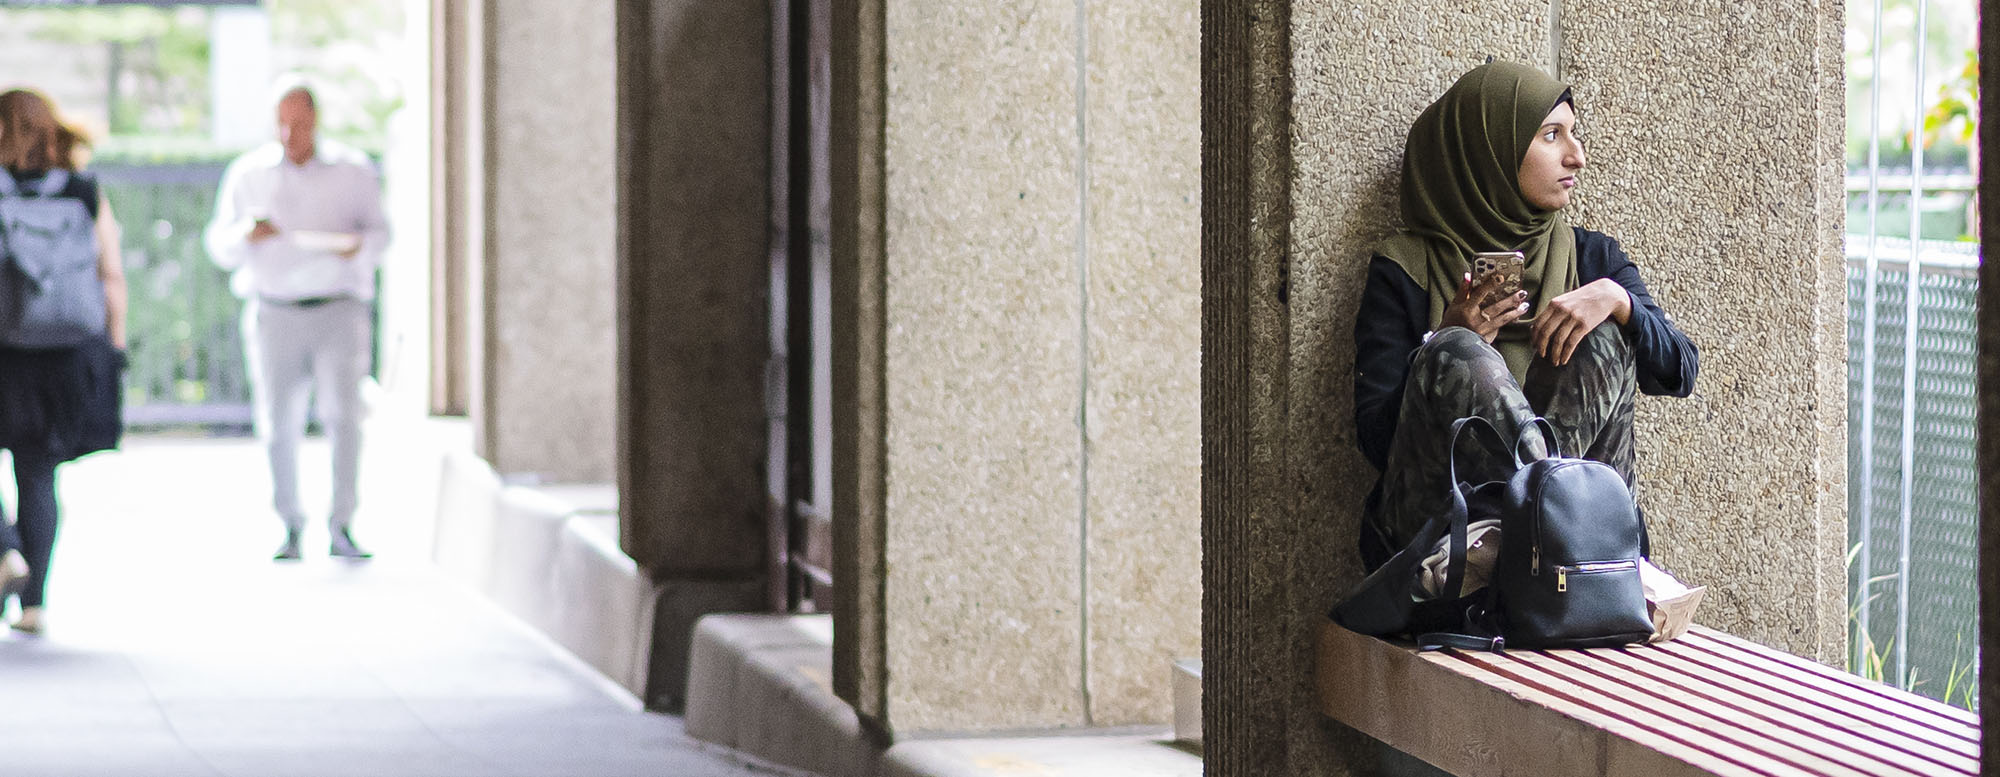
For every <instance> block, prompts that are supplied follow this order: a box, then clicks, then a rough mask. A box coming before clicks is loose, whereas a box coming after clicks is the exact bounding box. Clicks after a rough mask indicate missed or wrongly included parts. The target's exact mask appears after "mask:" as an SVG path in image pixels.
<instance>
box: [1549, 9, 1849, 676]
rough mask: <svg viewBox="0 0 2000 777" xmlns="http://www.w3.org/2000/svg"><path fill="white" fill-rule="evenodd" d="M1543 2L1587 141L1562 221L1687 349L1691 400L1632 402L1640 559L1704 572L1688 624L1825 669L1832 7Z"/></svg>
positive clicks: (1838, 551) (1830, 561) (1837, 99)
mask: <svg viewBox="0 0 2000 777" xmlns="http://www.w3.org/2000/svg"><path fill="white" fill-rule="evenodd" d="M1562 11H1563V19H1562V23H1563V27H1564V29H1565V30H1569V31H1571V33H1570V34H1567V35H1565V36H1564V37H1563V52H1562V53H1563V62H1564V69H1563V76H1564V78H1565V80H1568V81H1570V82H1571V83H1572V84H1573V85H1574V88H1575V91H1576V96H1577V100H1578V103H1579V105H1581V106H1582V108H1583V113H1582V123H1583V124H1584V125H1585V130H1584V131H1585V133H1586V135H1585V143H1586V148H1587V149H1589V150H1590V151H1591V156H1590V166H1589V168H1587V169H1586V170H1585V171H1584V173H1583V175H1582V180H1583V185H1582V186H1580V187H1578V196H1577V201H1578V203H1577V207H1576V210H1577V215H1578V217H1579V221H1580V222H1581V223H1582V224H1583V225H1584V226H1587V227H1592V228H1595V229H1599V230H1603V231H1605V232H1607V233H1609V234H1611V235H1613V236H1614V237H1617V238H1618V239H1619V240H1620V241H1621V242H1622V243H1623V244H1624V245H1625V248H1626V250H1628V251H1629V252H1631V254H1632V257H1633V260H1634V261H1635V262H1637V263H1638V264H1639V266H1640V268H1641V270H1642V271H1643V272H1644V273H1646V279H1647V281H1648V283H1649V285H1650V286H1652V288H1653V292H1654V295H1655V297H1656V298H1657V299H1659V300H1661V302H1662V305H1663V306H1665V307H1666V309H1667V310H1668V312H1669V313H1670V314H1672V315H1673V316H1674V320H1675V323H1677V324H1679V325H1680V326H1681V327H1682V329H1683V330H1684V331H1686V332H1687V334H1688V337H1689V338H1691V339H1693V340H1694V342H1695V343H1696V344H1698V345H1699V346H1700V347H1701V358H1702V364H1701V366H1702V372H1701V377H1700V378H1699V379H1698V381H1697V383H1696V392H1695V395H1694V396H1693V397H1690V398H1688V399H1684V400H1675V399H1655V398H1642V400H1641V401H1640V405H1639V407H1640V425H1639V430H1638V434H1639V455H1640V475H1639V492H1640V503H1641V505H1642V506H1643V507H1644V509H1645V510H1646V518H1647V521H1648V526H1649V528H1650V529H1651V531H1652V533H1653V537H1654V540H1653V542H1654V554H1655V556H1656V557H1657V558H1658V559H1659V560H1660V561H1661V562H1662V564H1663V565H1664V566H1666V567H1667V568H1669V569H1672V570H1674V571H1675V572H1677V573H1679V574H1681V575H1682V576H1684V577H1685V578H1687V579H1688V580H1690V581H1692V582H1696V583H1700V584H1703V585H1707V586H1708V587H1709V592H1708V598H1707V599H1706V600H1704V601H1703V603H1702V612H1701V615H1700V617H1701V621H1702V622H1703V623H1705V624H1708V625H1710V626H1713V627H1716V628H1720V629H1723V630H1725V631H1729V632H1731V633H1734V634H1738V635H1740V636H1744V637H1747V638H1750V639H1753V640H1756V641H1758V642H1762V643H1765V644H1768V645H1772V646H1775V647H1779V648H1783V649H1785V650H1788V651H1791V652H1793V653H1797V654H1800V655H1803V656H1807V657H1809V658H1814V659H1818V660H1820V661H1824V662H1829V663H1832V664H1835V665H1840V664H1841V662H1842V660H1843V656H1844V652H1845V645H1846V631H1847V629H1846V618H1847V606H1846V602H1847V589H1846V568H1845V564H1844V561H1845V558H1846V544H1847V518H1846V514H1847V447H1846V445H1847V443H1846V434H1845V429H1846V415H1847V339H1846V335H1847V324H1846V322H1847V315H1846V311H1847V294H1846V269H1845V268H1846V265H1845V263H1844V261H1843V259H1842V253H1841V248H1840V243H1839V240H1840V235H1841V232H1842V224H1843V218H1844V208H1845V205H1844V203H1845V192H1844V191H1843V187H1842V181H1843V178H1842V175H1843V170H1842V167H1841V164H1842V162H1841V160H1842V153H1843V149H1842V146H1841V138H1842V137H1843V133H1844V131H1845V125H1844V120H1845V113H1844V107H1843V103H1842V99H1843V94H1844V91H1843V86H1842V84H1841V82H1840V80H1839V79H1840V78H1841V77H1842V73H1841V65H1840V63H1841V58H1840V48H1839V45H1840V43H1839V41H1840V38H1839V33H1840V30H1841V29H1842V16H1841V14H1842V7H1841V5H1840V4H1838V3H1832V2H1820V1H1819V0H1791V2H1782V3H1759V4H1757V5H1756V6H1754V7H1747V6H1742V5H1740V4H1735V3H1721V2H1704V3H1696V4H1691V5H1690V4H1678V3H1659V4H1653V3H1641V4H1633V3H1630V2H1621V1H1620V0H1566V2H1564V3H1563V6H1562ZM1663 30H1673V33H1672V34H1670V35H1668V34H1662V33H1661V31H1663ZM1829 79H1831V80H1830V81H1829ZM1691 119H1692V120H1691ZM1725 125H1727V126H1731V127H1732V129H1731V130H1729V131H1727V132H1721V131H1719V128H1720V127H1722V126H1725ZM1774 556H1781V557H1783V558H1786V559H1789V562H1788V563H1785V564H1776V565H1774V564H1772V563H1770V562H1771V559H1772V558H1773V557H1774Z"/></svg>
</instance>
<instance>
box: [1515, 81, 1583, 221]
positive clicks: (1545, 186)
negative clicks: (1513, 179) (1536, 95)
mask: <svg viewBox="0 0 2000 777" xmlns="http://www.w3.org/2000/svg"><path fill="white" fill-rule="evenodd" d="M1582 169H1583V142H1582V141H1580V140H1577V137H1576V109H1575V108H1571V107H1570V104H1569V101H1568V100H1564V101H1563V102H1560V103H1557V104H1556V108H1555V110H1552V111H1549V115H1548V116H1547V117H1545V118H1543V119H1542V128H1541V129H1539V130H1536V131H1535V137H1534V139H1533V140H1531V141H1529V142H1528V154H1527V156H1525V157H1522V158H1521V175H1520V181H1521V197H1522V198H1524V199H1526V200H1527V201H1528V204H1530V205H1533V206H1535V207H1536V208H1539V209H1541V210H1545V211H1548V210H1560V209H1561V208H1562V207H1563V206H1565V205H1568V204H1569V195H1570V190H1572V189H1575V188H1576V173H1577V171H1578V170H1582Z"/></svg>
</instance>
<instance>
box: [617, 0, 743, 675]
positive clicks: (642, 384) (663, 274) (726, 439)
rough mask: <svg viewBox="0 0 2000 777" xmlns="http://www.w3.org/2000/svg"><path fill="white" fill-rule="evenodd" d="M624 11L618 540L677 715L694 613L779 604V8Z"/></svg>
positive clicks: (690, 0) (636, 1)
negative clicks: (775, 480)
mask: <svg viewBox="0 0 2000 777" xmlns="http://www.w3.org/2000/svg"><path fill="white" fill-rule="evenodd" d="M617 11H618V18H617V28H618V37H617V46H616V51H617V60H618V68H617V85H618V113H617V117H616V127H617V135H618V175H617V181H618V185H617V191H618V192H619V200H618V203H617V206H616V207H617V215H618V221H619V227H620V233H619V237H618V248H617V256H618V264H617V269H618V284H617V287H618V289H619V293H618V298H617V306H618V308H619V310H620V314H619V316H618V324H617V326H618V341H619V347H618V358H617V385H618V402H617V419H618V424H617V428H618V440H619V443H618V482H619V504H620V507H621V511H622V514H621V516H620V529H621V537H620V544H621V546H622V547H623V548H624V549H625V552H626V553H628V554H630V555H631V556H632V558H633V559H635V560H637V561H638V562H639V564H640V566H642V567H644V568H645V569H646V570H647V572H648V573H649V574H650V575H652V577H653V579H654V581H655V582H657V583H660V584H661V585H662V586H664V588H663V590H662V593H661V596H660V605H659V611H658V612H657V613H656V616H655V619H654V654H653V669H652V674H651V677H650V680H649V683H648V693H647V700H648V702H650V703H653V704H655V705H656V706H660V707H664V708H668V709H678V708H679V706H680V704H681V700H682V694H683V692H684V688H685V683H686V671H687V650H688V638H689V636H690V635H691V634H692V632H693V627H694V619H695V618H696V617H699V616H700V615H702V614H704V613H709V612H724V611H741V610H752V611H754V610H761V609H764V608H766V607H768V604H767V603H766V599H765V595H764V588H763V584H764V576H765V563H766V559H767V555H766V554H767V550H766V547H765V543H766V520H767V517H766V516H767V515H768V513H767V510H768V509H769V507H768V505H767V500H766V496H765V475H764V460H765V453H766V444H767V429H766V426H765V399H766V396H767V387H766V385H765V369H766V363H767V362H768V361H769V359H770V356H771V347H770V336H769V332H770V323H769V318H770V300H769V299H768V295H769V284H770V264H769V258H768V253H767V251H768V248H769V232H768V230H769V229H770V226H769V213H770V204H769V197H770V191H769V189H770V174H769V167H770V156H769V155H770V143H769V138H770V120H769V116H770V114H769V84H770V59H769V57H770V29H771V26H770V11H769V8H768V6H767V5H766V4H764V3H741V2H695V1H694V0H619V2H618V3H617ZM608 48H609V47H607V50H608ZM608 213H609V211H607V214H608Z"/></svg>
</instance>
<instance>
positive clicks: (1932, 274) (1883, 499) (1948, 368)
mask: <svg viewBox="0 0 2000 777" xmlns="http://www.w3.org/2000/svg"><path fill="white" fill-rule="evenodd" d="M1867 246H1868V241H1867V240H1866V237H1865V236H1859V235H1849V236H1848V252H1847V255H1848V271H1847V295H1848V316H1847V335H1848V359H1849V369H1848V413H1847V420H1848V449H1847V456H1848V473H1849V475H1848V516H1849V520H1848V541H1849V544H1850V546H1851V547H1854V548H1855V549H1856V553H1855V556H1854V561H1853V562H1852V568H1851V569H1850V573H1849V578H1850V584H1851V586H1852V588H1851V591H1852V599H1851V600H1850V602H1851V604H1850V607H1851V608H1852V612H1853V617H1852V618H1851V624H1850V625H1851V626H1852V627H1853V632H1852V641H1853V645H1852V647H1853V650H1854V656H1853V659H1852V660H1853V664H1852V665H1851V666H1852V668H1854V669H1855V670H1856V671H1858V672H1861V673H1863V674H1867V675H1870V676H1875V677H1879V678H1881V679H1882V680H1884V681H1885V682H1891V683H1894V684H1896V685H1898V686H1901V687H1905V688H1908V689H1910V690H1913V691H1916V692H1919V693H1924V694H1926V695H1929V696H1931V697H1933V698H1939V699H1944V698H1945V697H1946V696H1947V695H1950V696H1951V697H1952V698H1950V699H1945V700H1947V701H1954V702H1961V703H1962V702H1963V701H1964V698H1963V694H1962V692H1963V690H1964V689H1965V688H1967V687H1970V685H1969V684H1970V683H1971V682H1972V679H1973V678H1972V673H1973V670H1974V667H1976V663H1977V662H1976V661H1975V660H1974V658H1975V656H1976V652H1975V651H1976V647H1977V643H1978V634H1977V631H1976V625H1977V617H1976V615H1977V612H1978V601H1979V600H1978V597H1979V590H1978V575H1977V570H1978V561H1979V551H1978V520H1979V496H1978V477H1979V473H1978V467H1977V461H1976V457H1975V455H1974V454H1975V446H1976V440H1975V435H1976V433H1977V425H1976V423H1975V419H1974V413H1975V408H1976V406H1977V402H1978V396H1977V394H1976V378H1977V372H1976V371H1977V367H1978V364H1977V359H1978V343H1977V332H1976V331H1975V330H1976V326H1977V321H1976V317H1975V315H1974V314H1975V306H1976V305H1977V302H1978V293H1979V287H1978V279H1977V275H1976V272H1977V268H1978V262H1979V255H1978V246H1977V245H1976V244H1971V243H1957V242H1943V241H1918V242H1917V244H1916V248H1917V253H1916V255H1915V256H1916V257H1917V259H1918V261H1916V262H1915V263H1914V266H1915V268H1916V272H1914V273H1912V272H1911V267H1912V266H1913V263H1912V262H1911V261H1910V260H1911V257H1912V253H1911V247H1912V246H1911V243H1910V241H1908V240H1904V239H1896V238H1880V237H1878V238H1877V239H1876V241H1875V249H1876V250H1875V256H1874V260H1873V262H1870V261H1869V257H1868V254H1867V250H1866V249H1867ZM1871 267H1872V272H1873V275H1874V280H1873V282H1870V277H1869V276H1870V273H1871ZM1871 294H1872V304H1871ZM1912 322H1914V323H1915V326H1914V327H1913V326H1912V325H1911V323H1912ZM1913 332H1914V336H1913ZM1871 344H1872V347H1871Z"/></svg>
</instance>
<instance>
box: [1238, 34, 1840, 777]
mask: <svg viewBox="0 0 2000 777" xmlns="http://www.w3.org/2000/svg"><path fill="white" fill-rule="evenodd" d="M1203 10H1204V14H1203V20H1204V37H1203V40H1204V46H1205V47H1206V50H1205V52H1204V56H1203V58H1202V60H1203V62H1204V70H1203V74H1202V78H1203V105H1202V116H1203V118H1202V122H1203V133H1204V143H1203V148H1204V160H1203V161H1204V178H1205V180H1204V206H1205V210H1204V223H1203V235H1202V246H1203V249H1202V250H1203V257H1202V266H1203V275H1204V281H1203V282H1204V287H1203V321H1204V324H1203V341H1202V342H1203V354H1204V359H1203V365H1202V368H1203V411H1204V412H1203V427H1204V435H1203V450H1204V462H1203V483H1204V487H1203V511H1204V516H1203V530H1202V533H1203V540H1204V556H1203V564H1204V570H1203V575H1204V592H1203V595H1204V611H1205V613H1206V618H1205V620H1204V624H1203V652H1204V657H1205V664H1206V666H1207V667H1208V671H1207V672H1206V673H1205V675H1204V677H1205V682H1206V687H1205V689H1204V690H1205V693H1206V698H1205V700H1204V701H1205V705H1206V713H1205V716H1204V725H1203V731H1204V735H1205V742H1206V747H1207V751H1206V753H1207V759H1208V764H1209V765H1210V770H1211V773H1213V774H1223V775H1235V774H1260V775H1265V774H1271V775H1320V774H1350V773H1366V771H1367V770H1368V769H1370V768H1372V766H1371V764H1370V763H1369V762H1368V761H1369V754H1370V751H1369V750H1368V749H1367V748H1366V747H1363V746H1361V744H1362V743H1360V742H1359V741H1358V739H1357V738H1356V737H1355V736H1354V735H1352V733H1351V732H1345V731H1343V730H1340V729H1339V728H1338V727H1337V726H1335V725H1333V724H1331V723H1329V722H1328V721H1326V720H1325V719H1323V718H1322V717H1321V716H1319V715H1318V713H1317V712H1315V711H1314V710H1315V707H1314V705H1313V703H1312V701H1311V693H1312V690H1311V679H1312V666H1313V661H1312V658H1311V650H1310V648H1311V645H1312V635H1313V632H1314V630H1315V629H1317V628H1318V627H1319V626H1320V624H1321V623H1322V622H1323V621H1322V619H1323V618H1324V617H1325V616H1324V613H1325V611H1326V609H1327V608H1328V606H1329V605H1331V604H1332V603H1333V602H1334V601H1335V600H1336V599H1337V597H1338V596H1340V595H1341V594H1342V593H1344V592H1345V590H1346V588H1347V587H1348V586H1349V585H1351V584H1352V583H1353V582H1355V581H1356V580H1358V577H1359V572H1360V569H1359V561H1358V559H1357V558H1356V556H1355V553H1354V551H1353V547H1354V537H1355V526H1356V521H1357V519H1358V514H1359V507H1360V503H1361V499H1362V497H1363V496H1364V495H1365V494H1366V493H1367V491H1368V489H1369V488H1370V487H1371V485H1372V483H1373V480H1374V472H1373V469H1372V468H1371V467H1370V466H1369V465H1368V464H1367V463H1366V462H1365V461H1364V460H1363V459H1362V458H1361V456H1360V455H1359V453H1358V451H1357V450H1356V449H1355V447H1354V441H1353V418H1352V412H1353V411H1352V386H1353V341H1352V334H1351V333H1352V331H1353V330H1352V327H1353V310H1354V309H1355V304H1356V300H1357V299H1358V296H1359V294H1360V292H1361V288H1362V286H1363V281H1364V277H1365V276H1364V271H1365V268H1366V265H1367V259H1368V254H1367V249H1368V247H1369V246H1371V245H1372V244H1373V243H1374V242H1376V241H1377V240H1379V239H1380V238H1382V237H1384V236H1385V235H1387V234H1388V233H1389V231H1390V229H1391V227H1392V225H1393V219H1394V217H1395V212H1396V189H1395V186H1396V176H1397V171H1398V169H1399V165H1400V157H1401V152H1402V143H1403V140H1404V136H1405V133H1406V132H1407V130H1408V128H1409V124H1410V121H1411V120H1412V119H1413V118H1415V116H1416V114H1417V113H1418V111H1420V110H1421V109H1422V108H1423V107H1424V106H1425V105H1426V104H1428V103H1429V102H1430V101H1431V100H1432V99H1434V98H1435V97H1436V96H1437V95H1438V94H1440V93H1442V92H1443V90H1444V89H1445V88H1446V87H1447V86H1449V85H1450V84H1451V82H1452V81H1453V80H1454V79H1456V77H1457V76H1458V75H1460V74H1461V73H1463V72H1464V71H1465V70H1467V69H1469V68H1471V67H1473V66H1475V65H1477V64H1479V63H1480V62H1483V61H1485V59H1486V58H1487V56H1488V55H1494V56H1498V57H1503V58H1510V59H1515V60H1519V61H1526V62H1530V63H1535V64H1539V65H1542V66H1545V67H1547V66H1551V65H1555V64H1558V63H1559V64H1560V66H1561V70H1562V74H1563V77H1564V78H1565V79H1566V80H1569V81H1571V82H1572V83H1574V84H1575V87H1576V94H1577V98H1578V101H1579V104H1580V105H1581V107H1582V116H1583V124H1584V126H1585V127H1586V132H1587V133H1588V134H1587V135H1586V138H1587V140H1586V142H1587V143H1588V144H1589V146H1588V148H1589V149H1590V155H1591V156H1590V158H1591V160H1592V161H1591V167H1590V168H1588V169H1586V171H1585V172H1584V175H1583V181H1584V185H1583V187H1582V189H1581V191H1582V193H1583V198H1582V200H1581V202H1580V203H1579V204H1578V206H1577V208H1576V219H1577V221H1578V223H1580V224H1582V225H1584V226H1587V227H1592V228H1596V229H1601V230H1604V231H1607V232H1609V233H1611V234H1612V235H1614V236H1616V237H1618V238H1620V239H1621V240H1622V241H1623V242H1624V243H1625V245H1626V246H1627V248H1629V249H1631V251H1632V253H1633V255H1634V257H1635V258H1636V260H1637V261H1638V263H1639V264H1640V266H1641V267H1642V268H1643V269H1644V271H1645V272H1646V274H1647V280H1648V282H1649V284H1651V285H1652V286H1653V289H1654V291H1655V293H1656V296H1658V297H1659V298H1660V299H1661V300H1662V301H1663V304H1665V305H1666V306H1667V308H1668V309H1669V310H1670V311H1672V312H1673V313H1674V315H1675V316H1676V320H1677V321H1678V322H1679V323H1681V324H1682V326H1683V327H1684V328H1685V329H1686V330H1687V331H1688V332H1689V334H1690V336H1691V337H1692V338H1693V339H1694V340H1695V341H1696V342H1697V343H1698V344H1699V345H1700V347H1701V348H1702V357H1703V366H1704V368H1705V371H1704V374H1703V375H1702V377H1701V379H1700V382H1699V385H1698V386H1697V389H1698V396H1697V397H1696V398H1694V399H1692V400H1656V399H1650V398H1649V399H1645V400H1642V401H1641V414H1642V423H1641V428H1640V431H1639V435H1640V438H1639V446H1640V462H1641V471H1640V479H1641V482H1642V486H1641V493H1640V499H1641V502H1642V504H1643V505H1644V507H1645V509H1646V512H1647V516H1648V518H1649V519H1650V520H1651V521H1652V522H1653V537H1654V548H1655V551H1656V552H1657V553H1658V554H1659V555H1660V557H1661V558H1662V559H1664V560H1666V561H1667V562H1668V563H1669V564H1670V565H1672V566H1673V567H1674V568H1675V569H1676V570H1677V571H1680V572H1682V573H1683V574H1685V575H1686V576H1687V577H1688V578H1689V579H1691V580H1692V581H1694V582H1697V583H1701V584H1706V585H1708V586H1710V594H1709V595H1710V597H1711V601H1710V602H1709V603H1707V604H1705V605H1704V607H1703V612H1702V615H1701V619H1702V621H1703V622H1705V623H1708V624H1710V625H1714V626H1717V627H1719V628H1722V629H1725V630H1729V631H1732V632H1736V633H1739V634H1743V635H1745V636H1748V637H1751V638H1753V639H1757V640H1759V641H1762V642H1766V643H1769V644H1773V645H1776V646H1778V647H1781V648H1785V649H1787V650H1791V651H1794V652H1797V653H1801V654H1803V655H1807V656H1811V657H1814V658H1818V659H1821V660H1827V661H1837V660H1839V658H1840V657H1841V655H1842V650H1843V647H1842V645H1843V637H1844V631H1843V624H1844V617H1845V606H1844V602H1845V595H1844V594H1845V590H1844V585H1843V583H1842V576H1841V572H1842V567H1841V562H1842V558H1843V553H1842V548H1841V542H1842V541H1841V540H1839V539H1836V538H1840V537H1844V536H1845V535H1844V532H1845V524H1844V520H1845V517H1844V499H1843V493H1844V483H1845V466H1844V453H1845V451H1844V437H1843V435H1842V434H1841V432H1840V429H1841V427H1840V423H1841V416H1840V413H1839V409H1840V408H1841V407H1842V406H1843V405H1844V402H1843V400H1842V397H1843V394H1842V393H1841V392H1842V390H1843V387H1844V385H1845V380H1846V365H1845V345H1844V340H1843V339H1842V338H1843V337H1844V331H1845V328H1844V326H1843V324H1842V321H1843V320H1844V319H1843V316H1842V315H1841V311H1842V307H1841V306H1842V304H1843V303H1842V299H1843V298H1844V297H1843V286H1842V281H1841V262H1842V258H1841V253H1840V251H1839V248H1838V242H1837V239H1838V233H1839V229H1840V223H1841V221H1840V220H1841V210H1840V208H1841V201H1842V200H1841V191H1840V160H1841V156H1840V150H1839V145H1838V144H1839V142H1840V137H1841V133H1842V124H1841V110H1842V109H1841V104H1840V100H1841V93H1842V92H1841V89H1840V86H1839V79H1840V70H1839V67H1840V66H1839V63H1840V61H1841V58H1840V57H1839V56H1838V51H1839V45H1840V44H1839V34H1840V13H1841V11H1840V6H1839V5H1838V4H1835V3H1832V2H1828V1H1824V0H1798V1H1797V2H1790V3H1784V4H1781V5H1776V6H1772V5H1758V6H1757V7H1756V8H1755V9H1752V10H1749V11H1743V10H1741V9H1733V10H1726V9H1725V8H1724V7H1723V6H1719V5H1714V6H1710V5H1704V6H1700V7H1687V6H1678V5H1673V4H1659V3H1641V4H1639V5H1636V6H1633V5H1629V4H1626V5H1620V4H1617V3H1613V2H1608V0H1605V1H1600V0H1566V1H1565V2H1564V3H1561V4H1559V5H1557V4H1550V3H1546V2H1539V0H1520V1H1518V2H1510V3H1501V4H1499V5H1493V4H1486V5H1482V6H1481V7H1480V9H1479V12H1478V13H1476V14H1470V13H1464V12H1463V9H1462V8H1461V7H1460V6H1459V5H1458V4H1453V3H1445V2H1429V1H1426V2H1418V3H1414V4H1412V3H1388V2H1374V3H1362V4H1359V5H1353V4H1349V5H1339V6H1336V5H1327V4H1316V3H1292V2H1287V1H1286V0H1208V1H1207V2H1204V3H1203ZM1552 13H1554V14H1557V15H1555V16H1552ZM1746 99H1747V100H1749V101H1750V104H1751V105H1753V106H1754V108H1750V109H1735V108H1732V109H1722V108H1720V107H1718V106H1720V105H1723V104H1734V103H1731V102H1730V101H1740V100H1746ZM1724 117H1727V119H1726V121H1727V122H1728V123H1733V124H1742V123H1744V122H1749V128H1748V131H1740V132H1736V133H1735V134H1734V135H1733V136H1732V137H1731V139H1730V140H1727V141H1721V140H1718V139H1717V135H1716V129H1717V126H1718V124H1719V123H1721V122H1724V121H1725V118H1724ZM1745 170H1754V171H1756V172H1755V174H1744V171H1745ZM1779 203H1782V205H1779ZM1774 273H1775V278H1776V279H1775V280H1774V279H1773V274H1774ZM1773 365H1784V366H1783V367H1782V368H1774V366H1773ZM1773 556H1783V557H1785V558H1790V559H1793V563H1791V564H1787V565H1784V568H1782V569H1776V568H1773V565H1772V564H1770V563H1769V559H1770V558H1772V557H1773Z"/></svg>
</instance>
